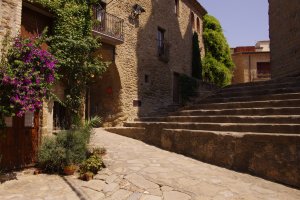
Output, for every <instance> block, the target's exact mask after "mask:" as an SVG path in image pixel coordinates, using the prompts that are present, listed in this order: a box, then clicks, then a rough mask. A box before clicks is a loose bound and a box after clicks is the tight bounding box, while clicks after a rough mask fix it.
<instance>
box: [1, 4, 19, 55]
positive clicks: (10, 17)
mask: <svg viewBox="0 0 300 200" xmlns="http://www.w3.org/2000/svg"><path fill="white" fill-rule="evenodd" d="M21 11H22V0H0V50H1V49H2V41H3V39H4V37H5V35H6V34H7V33H10V36H11V37H14V36H16V35H17V34H18V33H20V28H21V14H22V13H21ZM0 54H1V52H0Z"/></svg>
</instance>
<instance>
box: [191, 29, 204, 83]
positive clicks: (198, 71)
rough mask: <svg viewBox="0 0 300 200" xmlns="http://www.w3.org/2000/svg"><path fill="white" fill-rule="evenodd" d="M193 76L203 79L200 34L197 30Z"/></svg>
mask: <svg viewBox="0 0 300 200" xmlns="http://www.w3.org/2000/svg"><path fill="white" fill-rule="evenodd" d="M192 76H193V77H195V78H198V79H200V80H201V79H202V63H201V54H200V48H199V39H198V34H197V33H196V32H195V33H194V35H193V58H192Z"/></svg>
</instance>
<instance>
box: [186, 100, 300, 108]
mask: <svg viewBox="0 0 300 200" xmlns="http://www.w3.org/2000/svg"><path fill="white" fill-rule="evenodd" d="M291 101H300V99H285V100H282V99H278V100H262V101H255V100H254V101H236V102H220V103H202V104H195V105H191V106H186V107H184V109H187V110H188V109H190V108H193V107H196V106H214V105H216V106H223V105H224V106H226V105H235V104H255V103H258V104H263V103H281V102H291ZM299 106H300V105H299Z"/></svg>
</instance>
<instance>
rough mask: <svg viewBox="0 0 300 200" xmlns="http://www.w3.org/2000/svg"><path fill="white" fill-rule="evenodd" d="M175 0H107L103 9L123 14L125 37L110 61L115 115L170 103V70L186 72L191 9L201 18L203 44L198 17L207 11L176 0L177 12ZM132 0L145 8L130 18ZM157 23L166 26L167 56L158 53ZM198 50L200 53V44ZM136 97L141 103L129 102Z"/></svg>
mask: <svg viewBox="0 0 300 200" xmlns="http://www.w3.org/2000/svg"><path fill="white" fill-rule="evenodd" d="M174 2H175V1H174V0H164V1H156V0H151V1H149V0H139V1H135V0H126V1H118V2H112V3H110V4H108V5H107V8H106V10H107V12H108V13H110V14H114V15H116V16H118V17H120V18H122V19H123V20H124V35H125V37H124V43H123V44H121V45H117V46H116V51H115V53H116V56H115V61H114V64H115V67H116V69H117V71H118V74H119V77H120V87H119V88H120V91H119V92H118V93H119V95H118V97H119V98H120V106H121V110H122V113H123V114H124V115H125V117H124V115H120V116H122V119H123V120H124V119H125V120H132V119H133V118H135V117H137V116H144V115H146V114H147V113H150V112H152V111H154V110H155V109H157V108H159V107H163V106H167V105H170V104H172V103H173V74H174V73H175V72H176V73H183V74H187V75H189V76H191V63H192V34H193V28H192V23H191V12H192V11H193V12H194V14H195V15H196V16H198V18H199V19H200V26H201V28H200V33H199V39H200V47H202V49H204V48H203V46H204V44H203V40H202V27H203V26H202V23H203V20H202V18H203V15H204V14H205V13H206V11H205V10H204V9H203V10H201V9H199V7H197V6H195V3H196V1H194V0H181V1H179V13H178V15H176V14H175V12H174V8H175V3H174ZM136 3H138V4H139V5H140V6H142V7H143V8H144V9H145V10H146V12H144V13H142V14H141V15H140V16H139V18H138V20H135V21H132V20H131V19H130V13H131V12H132V6H133V5H135V4H136ZM198 6H199V5H198ZM200 7H201V6H200ZM158 28H161V29H163V30H164V31H165V39H166V41H167V42H168V44H169V46H170V47H169V48H170V50H169V52H170V54H169V62H164V61H161V60H160V59H159V57H158V50H157V45H158V41H157V32H158ZM202 54H203V55H204V50H203V51H202ZM146 77H147V78H146ZM145 79H147V81H146V80H145ZM115 81H117V80H115ZM136 100H138V101H140V103H141V105H140V107H139V106H134V103H133V102H134V101H136ZM113 102H114V101H112V103H113ZM112 106H113V105H112Z"/></svg>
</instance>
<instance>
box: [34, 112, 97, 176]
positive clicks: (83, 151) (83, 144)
mask: <svg viewBox="0 0 300 200" xmlns="http://www.w3.org/2000/svg"><path fill="white" fill-rule="evenodd" d="M98 123H100V118H98V117H96V118H93V119H91V120H90V121H86V123H85V124H84V125H83V126H77V127H74V129H72V130H68V131H62V132H60V133H58V135H57V136H56V137H54V136H53V137H47V138H45V139H44V140H43V142H42V145H41V147H40V149H39V152H38V165H39V166H40V167H41V168H42V169H43V170H45V171H46V172H50V173H53V172H61V171H62V169H63V167H65V166H68V165H78V164H80V163H82V162H83V161H84V160H85V159H86V157H87V152H88V142H89V139H90V136H91V134H92V133H93V132H92V131H93V127H94V126H95V125H97V124H98Z"/></svg>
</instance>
